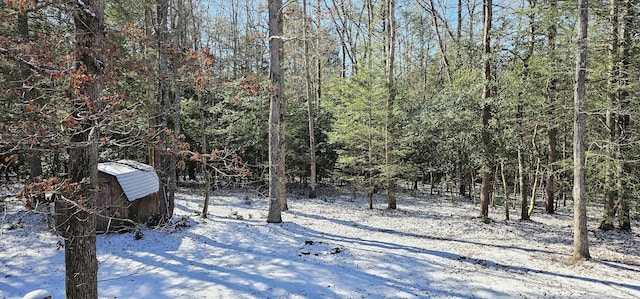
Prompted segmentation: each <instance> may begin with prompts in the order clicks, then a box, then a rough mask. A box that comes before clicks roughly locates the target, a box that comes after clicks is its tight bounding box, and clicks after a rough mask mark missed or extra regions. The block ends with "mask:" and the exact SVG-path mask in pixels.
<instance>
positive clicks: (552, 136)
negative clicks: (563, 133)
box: [545, 0, 558, 214]
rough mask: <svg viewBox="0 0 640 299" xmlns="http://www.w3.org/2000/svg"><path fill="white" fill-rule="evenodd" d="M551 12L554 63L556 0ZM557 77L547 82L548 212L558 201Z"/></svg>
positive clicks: (553, 2) (549, 49)
mask: <svg viewBox="0 0 640 299" xmlns="http://www.w3.org/2000/svg"><path fill="white" fill-rule="evenodd" d="M549 4H550V8H549V9H550V10H551V11H550V13H551V15H552V20H551V25H550V26H549V29H548V32H547V39H548V43H549V46H548V56H549V57H550V58H551V60H552V63H553V62H555V57H556V54H555V52H556V44H555V43H556V35H557V27H558V26H557V24H556V19H557V10H558V7H557V6H558V4H557V2H556V1H555V0H553V1H550V2H549ZM557 85H558V84H557V79H556V75H555V71H554V72H553V73H552V74H551V78H549V81H548V83H547V99H548V102H549V113H548V114H549V126H550V127H549V129H548V137H549V156H548V161H547V184H546V186H545V192H546V195H547V201H546V203H545V212H546V213H547V214H553V213H555V201H556V187H555V177H556V173H555V163H556V162H557V160H558V128H557V126H556V124H555V122H556V121H555V115H556V101H557V99H556V97H557V94H556V89H557Z"/></svg>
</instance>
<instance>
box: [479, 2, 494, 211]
mask: <svg viewBox="0 0 640 299" xmlns="http://www.w3.org/2000/svg"><path fill="white" fill-rule="evenodd" d="M492 15H493V1H492V0H484V28H483V37H482V48H483V52H482V53H483V55H482V56H483V60H484V62H483V63H484V73H483V74H484V77H483V79H484V84H483V85H484V86H483V88H482V102H483V108H482V146H483V150H484V153H483V162H482V170H481V171H482V188H481V190H480V217H481V218H483V219H488V218H489V201H490V198H489V192H490V189H491V177H492V175H491V171H492V167H491V159H492V155H493V150H492V144H491V143H492V142H491V139H492V136H491V132H490V128H489V121H490V120H491V105H490V104H489V98H490V97H491V84H492V80H491V60H490V57H489V56H490V54H491V36H490V32H491V21H492V18H493V16H492Z"/></svg>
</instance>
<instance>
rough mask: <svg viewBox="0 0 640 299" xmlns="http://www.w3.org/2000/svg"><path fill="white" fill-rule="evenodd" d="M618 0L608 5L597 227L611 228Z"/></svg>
mask: <svg viewBox="0 0 640 299" xmlns="http://www.w3.org/2000/svg"><path fill="white" fill-rule="evenodd" d="M618 4H619V1H618V0H612V1H611V4H610V5H609V22H610V23H611V24H610V27H609V59H610V60H611V61H610V62H609V82H608V83H609V91H608V94H607V100H608V103H607V111H606V112H605V124H606V129H607V131H608V142H607V144H606V157H605V158H606V159H607V160H606V163H605V171H604V213H603V217H602V220H601V221H600V226H599V228H600V229H602V230H611V229H613V228H614V227H615V226H614V225H613V221H614V218H615V216H616V208H615V204H616V200H617V198H618V191H619V190H618V189H617V187H618V186H617V184H616V175H617V173H618V172H617V167H616V166H617V164H618V163H619V161H618V160H617V159H618V157H617V154H618V150H617V148H618V146H617V145H618V144H617V142H618V141H617V140H616V139H617V136H616V124H615V121H616V117H615V112H614V110H615V107H614V106H615V104H616V100H617V89H618Z"/></svg>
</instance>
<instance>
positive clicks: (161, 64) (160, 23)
mask: <svg viewBox="0 0 640 299" xmlns="http://www.w3.org/2000/svg"><path fill="white" fill-rule="evenodd" d="M156 9H157V12H156V13H157V16H156V18H157V24H156V26H157V30H156V35H157V47H158V49H157V50H158V91H157V92H158V94H157V100H158V103H157V106H156V107H157V109H158V110H156V114H155V116H154V117H155V120H154V122H153V124H154V126H155V128H154V129H155V132H156V134H157V135H158V138H159V141H158V142H157V143H156V146H155V147H154V153H153V162H154V164H153V165H154V167H155V168H156V171H157V172H158V176H159V178H160V192H159V196H158V197H159V200H160V214H161V215H162V221H163V222H166V221H170V219H171V218H172V217H173V207H174V196H175V188H174V184H175V182H173V180H172V177H173V178H175V171H172V169H174V168H173V167H172V160H173V158H172V157H171V156H170V155H169V153H168V152H167V150H166V149H167V148H169V147H171V146H172V144H170V143H169V142H170V138H169V133H168V132H167V129H168V125H169V118H168V111H169V109H170V102H171V101H170V99H169V96H170V90H169V78H168V76H167V75H168V74H169V43H170V42H169V33H168V27H167V26H168V18H169V3H168V0H157V6H156ZM172 173H173V174H172Z"/></svg>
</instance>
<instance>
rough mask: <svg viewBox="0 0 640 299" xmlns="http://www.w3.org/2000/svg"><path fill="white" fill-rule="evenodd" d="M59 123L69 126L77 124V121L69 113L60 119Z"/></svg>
mask: <svg viewBox="0 0 640 299" xmlns="http://www.w3.org/2000/svg"><path fill="white" fill-rule="evenodd" d="M60 125H62V127H63V128H71V127H75V126H76V125H78V121H77V120H76V119H75V118H73V116H71V115H69V116H67V118H65V119H64V120H62V122H60Z"/></svg>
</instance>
